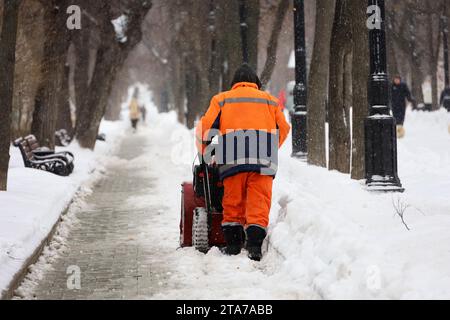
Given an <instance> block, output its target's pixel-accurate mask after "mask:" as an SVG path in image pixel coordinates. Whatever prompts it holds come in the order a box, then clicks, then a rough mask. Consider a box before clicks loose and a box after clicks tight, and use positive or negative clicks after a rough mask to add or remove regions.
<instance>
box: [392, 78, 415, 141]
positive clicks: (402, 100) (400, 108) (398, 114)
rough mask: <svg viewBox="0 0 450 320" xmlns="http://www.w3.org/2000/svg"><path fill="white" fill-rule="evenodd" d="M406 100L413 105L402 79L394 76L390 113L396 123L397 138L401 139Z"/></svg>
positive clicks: (403, 132) (403, 131)
mask: <svg viewBox="0 0 450 320" xmlns="http://www.w3.org/2000/svg"><path fill="white" fill-rule="evenodd" d="M406 100H408V101H409V102H411V103H415V101H414V99H413V98H412V97H411V92H410V91H409V88H408V86H407V85H406V83H404V82H402V77H401V76H399V75H396V76H395V77H394V81H393V83H392V113H393V115H394V118H395V121H396V122H397V136H398V137H399V138H403V137H404V135H405V129H404V128H403V124H404V123H405V114H406Z"/></svg>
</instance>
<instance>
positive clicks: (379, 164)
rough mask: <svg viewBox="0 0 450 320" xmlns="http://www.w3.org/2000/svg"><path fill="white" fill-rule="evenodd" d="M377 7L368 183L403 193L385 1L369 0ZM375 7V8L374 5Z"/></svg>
mask: <svg viewBox="0 0 450 320" xmlns="http://www.w3.org/2000/svg"><path fill="white" fill-rule="evenodd" d="M368 3H369V6H371V7H373V6H376V7H377V8H378V13H379V16H378V17H377V20H381V21H377V22H380V23H379V25H377V24H374V25H373V27H371V28H369V51H370V76H369V86H368V95H369V116H368V117H367V118H366V120H365V164H366V185H367V188H368V190H371V191H386V192H389V191H397V192H403V191H404V189H403V188H402V184H401V182H400V179H399V177H398V174H397V132H396V124H395V120H394V118H393V117H392V116H391V112H390V111H391V108H390V106H391V101H390V100H391V99H390V91H389V90H390V81H389V78H388V74H387V63H386V31H385V24H384V21H385V5H384V0H369V1H368ZM373 8H374V7H373Z"/></svg>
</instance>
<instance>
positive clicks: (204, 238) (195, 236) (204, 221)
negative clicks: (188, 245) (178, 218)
mask: <svg viewBox="0 0 450 320" xmlns="http://www.w3.org/2000/svg"><path fill="white" fill-rule="evenodd" d="M192 245H193V247H194V248H195V249H196V250H198V251H200V252H202V253H207V252H208V250H209V235H208V212H207V211H206V209H205V208H195V210H194V219H193V221H192Z"/></svg>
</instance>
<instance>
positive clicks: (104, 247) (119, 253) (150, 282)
mask: <svg viewBox="0 0 450 320" xmlns="http://www.w3.org/2000/svg"><path fill="white" fill-rule="evenodd" d="M145 143H146V139H145V138H144V137H143V136H138V135H137V136H134V135H132V134H130V135H129V136H128V137H126V138H125V139H124V140H123V142H122V145H121V147H120V148H119V152H118V154H116V156H117V157H119V158H121V159H124V160H132V159H135V158H137V157H139V156H140V155H141V154H142V152H143V148H145V147H146V146H145ZM143 170H145V169H142V168H141V169H140V168H139V166H136V167H134V166H130V165H124V166H114V167H113V168H110V170H108V172H107V174H106V176H105V177H104V178H103V179H102V180H101V181H99V183H98V184H97V185H96V186H95V189H94V192H93V193H92V194H91V195H90V196H89V197H88V198H87V199H86V201H87V203H88V204H89V209H87V210H85V211H82V212H79V213H77V218H78V220H79V222H78V223H76V224H75V225H74V226H73V228H72V229H71V231H70V233H69V235H68V237H67V241H66V242H67V249H66V250H64V252H63V253H61V254H60V255H59V256H58V257H57V259H56V261H55V262H54V263H53V265H52V269H51V270H49V271H47V272H46V273H45V275H44V277H43V279H42V281H40V282H39V283H38V285H37V286H36V288H35V290H34V293H33V296H34V298H36V299H50V300H53V299H144V298H151V296H152V295H154V294H156V293H159V292H160V291H161V290H162V288H164V286H165V285H166V281H167V278H168V276H167V275H168V274H170V273H169V269H168V266H167V265H165V264H164V256H165V254H166V253H167V252H164V250H165V249H161V248H159V247H158V239H154V238H152V234H151V232H146V228H147V227H148V228H150V227H151V224H152V220H153V219H156V218H155V212H157V211H158V210H159V209H160V207H158V206H159V205H160V204H158V203H154V204H153V205H152V204H150V205H149V206H148V205H147V206H146V207H145V208H142V206H141V207H140V208H139V206H133V201H132V200H133V197H136V196H137V197H139V196H140V197H143V196H144V197H145V196H146V195H147V194H151V190H152V188H154V186H153V182H154V181H152V179H151V178H149V175H148V174H146V173H145V172H143ZM155 202H156V201H155ZM166 250H167V249H166ZM69 266H77V267H79V269H80V271H81V289H79V290H70V289H68V288H67V279H68V275H67V268H68V267H69Z"/></svg>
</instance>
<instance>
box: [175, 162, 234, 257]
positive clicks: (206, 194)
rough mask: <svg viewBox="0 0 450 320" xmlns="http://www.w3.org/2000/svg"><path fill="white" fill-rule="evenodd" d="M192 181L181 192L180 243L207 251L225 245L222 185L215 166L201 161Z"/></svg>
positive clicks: (184, 184) (185, 184) (182, 245)
mask: <svg viewBox="0 0 450 320" xmlns="http://www.w3.org/2000/svg"><path fill="white" fill-rule="evenodd" d="M193 175H194V181H193V183H191V182H185V183H183V185H182V191H181V221H180V245H181V247H191V246H193V247H194V248H195V249H196V250H198V251H200V252H203V253H206V252H208V250H209V249H210V248H211V247H214V246H216V247H223V246H225V245H226V243H225V239H224V236H223V233H222V226H221V225H222V218H223V215H222V211H223V208H222V198H223V185H222V182H221V181H220V179H219V169H218V167H217V165H208V164H206V163H204V162H203V160H202V161H201V163H200V165H196V166H195V167H194V170H193Z"/></svg>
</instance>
